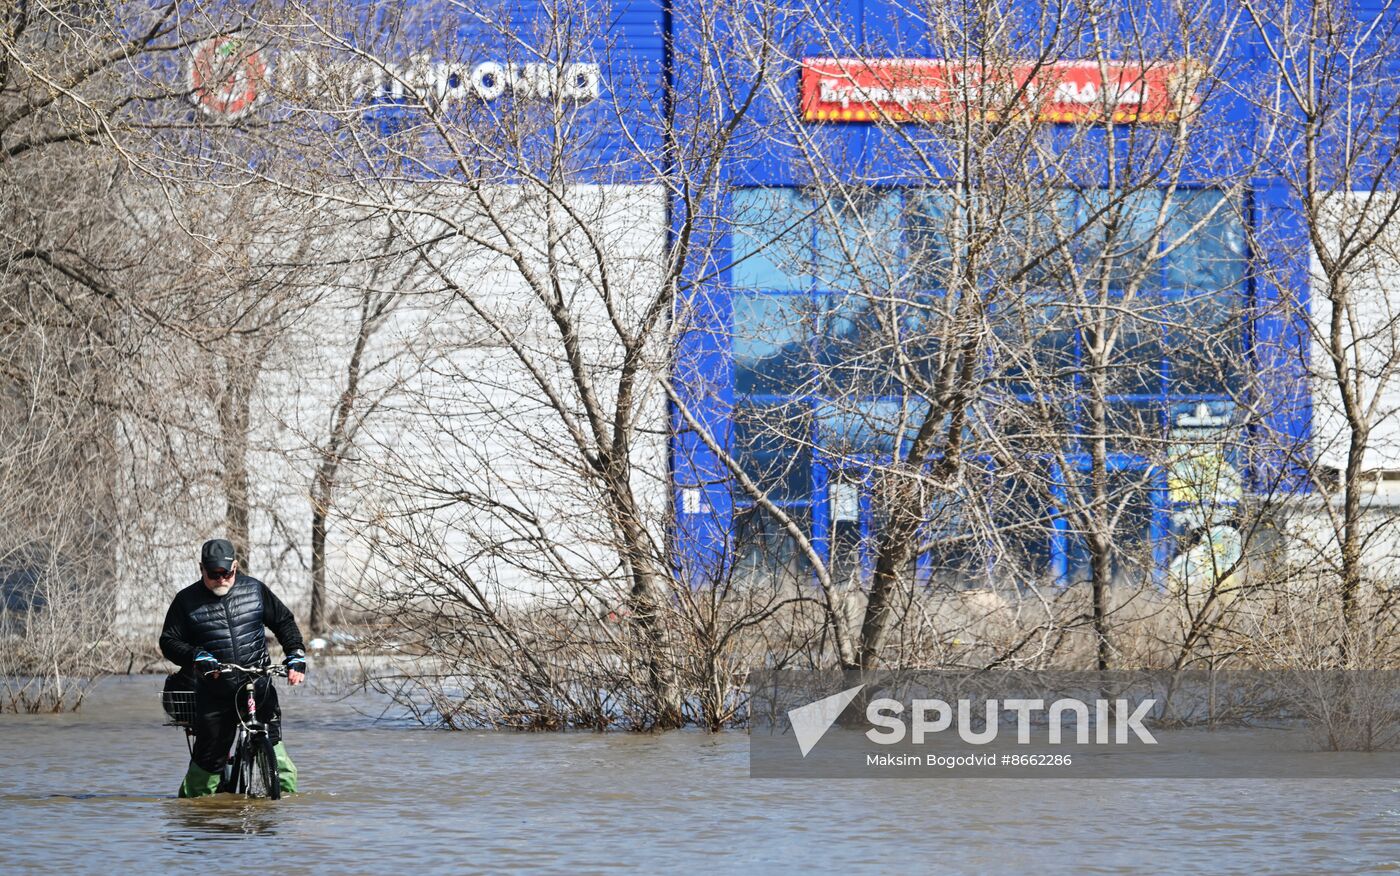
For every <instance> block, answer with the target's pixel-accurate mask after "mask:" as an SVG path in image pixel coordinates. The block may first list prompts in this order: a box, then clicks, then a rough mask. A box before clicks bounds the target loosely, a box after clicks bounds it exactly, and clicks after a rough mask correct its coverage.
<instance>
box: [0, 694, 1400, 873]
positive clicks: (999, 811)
mask: <svg viewBox="0 0 1400 876" xmlns="http://www.w3.org/2000/svg"><path fill="white" fill-rule="evenodd" d="M159 684H160V679H158V678H155V677H149V676H146V677H140V676H138V677H132V678H117V679H111V680H108V681H106V682H104V683H103V684H102V685H101V686H100V687H99V688H98V689H97V690H96V691H95V692H94V693H93V695H92V696H91V697H90V699H89V701H88V702H87V704H86V705H85V706H84V707H83V709H82V711H81V712H79V713H77V714H72V715H0V873H30V872H34V873H39V872H43V873H65V872H75V873H103V874H110V876H115V874H125V873H140V874H149V873H161V872H173V871H194V870H198V871H203V872H211V873H214V872H235V871H244V872H247V871H250V870H256V871H262V872H277V873H391V872H392V873H412V874H419V873H463V872H492V873H499V872H513V871H523V870H534V871H546V872H560V873H565V872H567V873H591V872H615V871H643V872H647V871H661V870H663V869H664V870H667V871H676V870H681V871H690V872H701V871H709V872H736V871H738V872H817V871H820V872H831V871H835V872H913V873H926V872H927V873H932V872H938V873H1014V872H1036V873H1044V872H1075V873H1165V872H1172V873H1260V872H1270V873H1361V872H1400V786H1397V783H1396V782H1395V781H1393V780H1365V781H1357V780H1350V781H1344V780H1330V781H1287V780H1245V781H1201V780H1196V781H1164V780H1155V781H1150V780H1141V781H1126V780H1120V781H1107V780H1097V781H1095V780H1078V781H1063V780H1051V779H1039V780H1028V781H1013V780H985V779H984V780H976V779H965V780H952V779H937V778H931V779H928V780H906V781H870V780H846V781H819V780H761V779H750V778H749V777H748V763H747V752H748V741H747V738H746V737H745V736H744V735H743V734H741V733H729V734H722V735H718V736H711V735H706V734H702V733H698V732H678V733H669V734H663V735H655V736H631V735H622V734H615V735H597V734H586V733H577V734H531V735H526V734H518V733H489V732H458V733H453V732H446V731H438V730H428V729H422V728H417V727H413V726H410V725H407V724H402V723H396V722H384V721H376V720H375V718H374V715H376V714H378V712H379V711H380V704H378V703H376V702H374V701H372V700H370V699H367V698H360V699H352V700H338V699H335V698H333V697H331V696H329V695H328V694H327V693H326V692H324V691H318V690H317V689H316V688H315V687H312V686H308V687H303V688H300V689H297V690H293V691H284V700H283V708H284V711H285V712H286V714H287V722H286V723H287V730H286V733H287V744H288V747H289V749H290V751H291V753H292V756H293V757H294V758H295V759H296V762H297V765H298V767H299V768H300V771H301V777H302V787H303V790H304V792H305V793H302V794H300V795H297V796H296V797H294V798H291V799H288V800H284V801H280V802H277V803H272V802H262V801H259V802H248V801H245V800H240V799H236V798H232V797H227V796H219V797H214V798H207V799H204V800H197V801H186V800H177V799H174V797H173V795H174V790H175V788H176V787H177V785H178V783H179V780H180V776H181V774H182V773H183V771H184V767H185V763H186V758H187V755H186V751H185V747H184V742H183V740H182V733H181V731H179V730H177V729H175V728H170V727H163V726H161V720H162V716H161V714H160V711H159V707H158V705H157V692H158V690H159Z"/></svg>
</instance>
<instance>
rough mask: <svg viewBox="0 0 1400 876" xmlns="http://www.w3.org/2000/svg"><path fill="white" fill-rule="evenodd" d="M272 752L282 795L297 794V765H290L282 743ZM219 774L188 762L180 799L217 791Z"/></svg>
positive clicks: (202, 795) (290, 761)
mask: <svg viewBox="0 0 1400 876" xmlns="http://www.w3.org/2000/svg"><path fill="white" fill-rule="evenodd" d="M272 752H273V754H275V755H276V756H277V775H278V778H279V781H278V784H280V785H281V786H282V793H283V794H295V793H296V792H297V765H296V764H294V763H292V759H291V758H290V757H288V756H287V747H286V746H285V745H283V744H282V743H280V742H279V743H277V744H276V745H274V746H272ZM219 778H220V775H219V773H211V772H207V771H206V770H205V769H204V768H203V767H201V766H200V765H199V764H197V763H195V762H194V761H190V768H189V769H188V770H186V771H185V780H184V781H183V782H181V783H180V794H179V796H181V797H204V796H206V795H208V794H212V793H214V792H215V791H217V790H219Z"/></svg>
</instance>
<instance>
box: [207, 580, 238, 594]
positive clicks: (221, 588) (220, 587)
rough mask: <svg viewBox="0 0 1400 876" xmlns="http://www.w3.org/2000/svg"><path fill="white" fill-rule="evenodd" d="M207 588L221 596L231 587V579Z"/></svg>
mask: <svg viewBox="0 0 1400 876" xmlns="http://www.w3.org/2000/svg"><path fill="white" fill-rule="evenodd" d="M209 589H210V590H212V591H213V592H214V595H215V596H223V595H224V594H225V593H227V592H229V591H230V590H232V589H233V581H232V580H230V581H229V582H228V583H227V584H216V585H215V586H213V587H211V588H209Z"/></svg>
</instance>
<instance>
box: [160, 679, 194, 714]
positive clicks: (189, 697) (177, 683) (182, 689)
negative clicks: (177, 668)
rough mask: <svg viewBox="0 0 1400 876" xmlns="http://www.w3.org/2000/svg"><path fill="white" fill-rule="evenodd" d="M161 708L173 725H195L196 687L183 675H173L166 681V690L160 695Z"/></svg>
mask: <svg viewBox="0 0 1400 876" xmlns="http://www.w3.org/2000/svg"><path fill="white" fill-rule="evenodd" d="M160 704H161V707H162V708H164V709H165V714H166V715H167V716H168V717H169V718H170V721H171V723H173V724H180V725H182V726H189V725H191V724H193V723H194V685H193V684H192V683H191V682H190V680H189V678H187V677H186V676H184V675H182V674H181V673H178V672H176V673H172V674H170V675H169V676H167V677H166V679H165V690H163V691H161V694H160Z"/></svg>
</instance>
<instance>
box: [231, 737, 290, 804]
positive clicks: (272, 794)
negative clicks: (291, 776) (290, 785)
mask: <svg viewBox="0 0 1400 876" xmlns="http://www.w3.org/2000/svg"><path fill="white" fill-rule="evenodd" d="M241 766H242V768H243V782H242V785H243V793H245V794H247V795H248V796H249V797H267V798H268V799H271V800H277V799H280V798H281V796H282V782H281V780H280V777H279V776H278V774H277V754H276V753H275V752H274V751H273V750H272V740H270V739H268V738H267V737H266V736H264V735H261V734H259V735H256V736H250V737H249V738H248V744H247V745H246V746H245V747H244V749H243V757H242V758H241Z"/></svg>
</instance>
